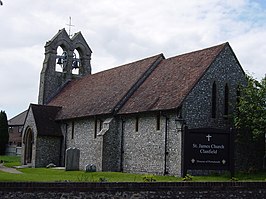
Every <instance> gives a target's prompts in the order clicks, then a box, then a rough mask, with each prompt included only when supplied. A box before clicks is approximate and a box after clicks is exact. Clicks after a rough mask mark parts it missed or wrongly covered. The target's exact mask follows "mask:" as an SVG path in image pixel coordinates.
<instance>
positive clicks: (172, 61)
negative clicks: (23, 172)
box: [22, 29, 246, 176]
mask: <svg viewBox="0 0 266 199" xmlns="http://www.w3.org/2000/svg"><path fill="white" fill-rule="evenodd" d="M59 50H61V53H59V52H60V51H59ZM91 54H92V51H91V49H90V47H89V45H88V44H87V42H86V41H85V39H84V37H83V36H82V34H81V33H80V32H78V33H76V34H75V35H74V36H73V37H71V38H70V37H69V35H68V34H67V32H66V31H65V29H62V30H60V31H59V32H58V33H57V34H56V35H55V36H54V37H53V38H52V39H51V40H50V41H48V42H47V43H46V45H45V58H44V62H43V68H42V71H41V75H40V88H39V99H38V100H39V101H38V104H30V106H29V109H28V111H27V116H26V119H25V123H24V128H23V135H22V164H23V165H27V164H30V165H31V166H32V167H45V166H46V165H48V164H49V163H54V164H55V165H57V166H64V165H65V159H66V157H65V153H66V150H67V149H68V148H70V147H75V148H77V149H79V151H80V158H79V169H80V170H84V169H85V166H86V165H88V164H92V165H95V166H96V170H97V171H123V172H129V173H153V174H160V175H165V174H169V175H175V176H180V175H181V170H182V166H183V165H182V164H183V148H184V147H183V144H184V143H183V136H184V127H185V126H186V128H188V129H228V128H230V127H231V125H232V124H231V120H230V116H231V114H232V113H233V111H234V109H235V106H236V103H237V96H238V95H239V87H240V86H241V85H243V84H244V83H245V81H246V78H245V73H244V71H243V69H242V67H241V65H240V63H239V61H238V60H237V57H236V55H235V54H234V52H233V50H232V48H231V47H230V45H229V43H223V44H220V45H217V46H212V47H209V48H205V49H202V50H197V51H193V52H189V53H186V54H182V55H177V56H174V57H170V58H165V57H164V55H163V54H158V55H154V56H151V57H147V58H144V59H141V60H137V61H135V62H132V63H127V64H125V65H122V66H117V67H115V68H112V69H109V70H105V71H102V72H98V73H95V74H91V64H90V60H91ZM58 66H59V67H58Z"/></svg>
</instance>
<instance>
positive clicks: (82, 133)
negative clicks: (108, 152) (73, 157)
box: [66, 118, 103, 171]
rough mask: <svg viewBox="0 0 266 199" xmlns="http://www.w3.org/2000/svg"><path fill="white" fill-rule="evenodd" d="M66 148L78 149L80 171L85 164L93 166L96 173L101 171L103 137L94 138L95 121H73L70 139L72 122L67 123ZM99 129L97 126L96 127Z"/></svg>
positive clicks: (89, 119)
mask: <svg viewBox="0 0 266 199" xmlns="http://www.w3.org/2000/svg"><path fill="white" fill-rule="evenodd" d="M67 124H68V125H67V138H66V139H67V141H66V142H67V147H66V148H69V147H76V148H78V149H80V162H79V166H80V168H79V169H80V170H84V169H85V166H86V165H87V164H94V165H95V166H96V169H97V171H101V170H102V158H101V157H102V142H103V137H102V136H97V137H96V138H95V137H94V136H95V135H94V133H95V129H94V128H95V120H94V119H93V118H87V119H82V120H75V121H74V132H73V138H72V124H73V123H72V121H70V122H68V123H67ZM97 126H98V127H99V125H97ZM97 132H98V131H97Z"/></svg>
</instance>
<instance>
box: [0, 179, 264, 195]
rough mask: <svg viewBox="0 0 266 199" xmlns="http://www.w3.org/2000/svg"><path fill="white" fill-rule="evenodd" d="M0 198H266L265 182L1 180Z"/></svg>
mask: <svg viewBox="0 0 266 199" xmlns="http://www.w3.org/2000/svg"><path fill="white" fill-rule="evenodd" d="M0 198H2V199H9V198H16V199H24V198H32V199H43V198H53V199H67V198H68V199H70V198H80V199H88V198H94V199H95V198H96V199H97V198H139V199H142V198H169V199H172V198H187V199H192V198H198V199H205V198H210V199H212V198H214V199H217V198H221V199H227V198H232V199H238V198H243V199H245V198H247V199H250V198H266V183H265V182H189V183H188V182H176V183H171V182H164V183H163V182H161V183H23V182H22V183H21V182H20V183H19V182H0Z"/></svg>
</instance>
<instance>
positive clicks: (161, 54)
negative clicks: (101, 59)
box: [91, 53, 164, 75]
mask: <svg viewBox="0 0 266 199" xmlns="http://www.w3.org/2000/svg"><path fill="white" fill-rule="evenodd" d="M158 56H163V57H164V55H163V53H160V54H157V55H153V56H150V57H146V58H143V59H138V60H135V61H132V62H129V63H126V64H121V65H118V66H114V67H112V68H109V69H106V70H102V71H99V72H96V73H93V74H91V75H97V74H101V73H104V72H106V71H110V70H114V69H117V68H120V67H124V66H127V65H131V64H134V63H138V62H143V61H145V60H147V59H152V58H154V57H158Z"/></svg>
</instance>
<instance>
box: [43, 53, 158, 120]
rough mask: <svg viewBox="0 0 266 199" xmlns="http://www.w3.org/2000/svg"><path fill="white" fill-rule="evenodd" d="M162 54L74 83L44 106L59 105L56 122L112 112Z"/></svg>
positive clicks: (86, 77) (89, 76)
mask: <svg viewBox="0 0 266 199" xmlns="http://www.w3.org/2000/svg"><path fill="white" fill-rule="evenodd" d="M161 57H162V55H161V54H160V55H156V56H153V57H149V58H146V59H143V60H139V61H136V62H133V63H129V64H126V65H122V66H120V67H116V68H113V69H110V70H106V71H103V72H100V73H96V74H93V75H87V76H85V77H83V78H81V79H78V80H74V81H72V82H70V83H69V84H67V85H66V86H65V88H63V90H62V91H61V92H60V93H59V94H58V95H57V96H56V97H55V98H53V99H52V100H51V102H50V103H49V104H48V105H52V106H61V107H62V110H61V111H60V112H59V114H58V115H57V119H70V118H76V117H85V116H93V115H101V114H110V113H112V111H113V109H114V108H115V106H116V105H117V104H118V102H119V101H120V100H121V99H122V98H123V97H124V96H125V95H126V93H127V92H128V91H129V89H130V88H131V87H132V86H133V85H134V84H135V83H136V82H137V81H138V80H139V79H140V77H141V76H142V75H143V74H144V72H145V71H147V70H148V69H149V67H150V66H151V65H152V64H153V63H154V62H155V61H156V60H157V59H159V58H161Z"/></svg>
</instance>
